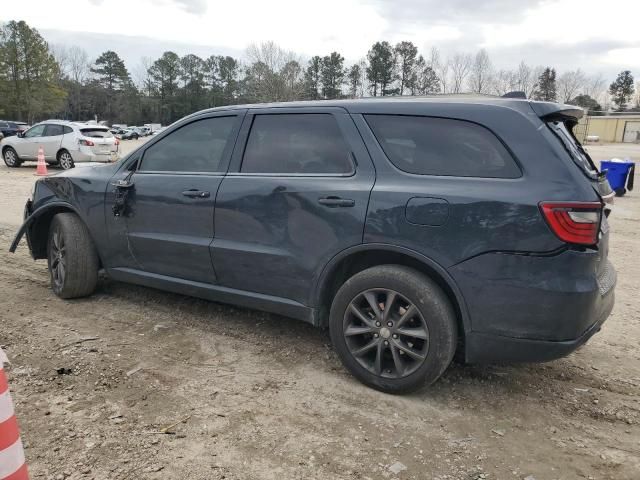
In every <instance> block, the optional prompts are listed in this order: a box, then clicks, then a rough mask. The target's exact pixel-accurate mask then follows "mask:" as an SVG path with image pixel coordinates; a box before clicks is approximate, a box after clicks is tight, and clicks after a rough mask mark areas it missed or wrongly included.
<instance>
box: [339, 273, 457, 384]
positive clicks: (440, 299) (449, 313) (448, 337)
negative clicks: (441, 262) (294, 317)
mask: <svg viewBox="0 0 640 480" xmlns="http://www.w3.org/2000/svg"><path fill="white" fill-rule="evenodd" d="M371 292H373V295H374V296H373V297H371V295H372V293H371ZM377 292H391V293H390V294H389V295H388V296H387V297H386V298H393V300H391V305H390V308H389V312H390V313H389V316H388V317H385V316H384V308H383V307H385V306H386V304H383V303H378V302H380V300H379V299H380V298H385V297H379V296H377V295H383V294H382V293H380V294H379V293H377ZM363 296H364V298H365V299H366V301H365V302H364V307H362V308H363V310H361V309H360V308H361V307H360V306H357V304H356V303H355V302H357V301H358V299H362V298H363ZM369 298H374V299H375V300H374V302H373V304H374V305H379V309H378V313H379V314H380V315H381V316H380V319H383V318H384V320H383V321H384V322H387V320H389V322H388V325H389V328H385V327H386V325H383V327H382V328H381V329H379V328H378V327H379V325H378V327H376V319H377V318H379V317H378V316H377V315H376V313H375V312H374V311H373V307H371V310H370V311H368V310H367V309H368V308H369V307H370V306H371V305H372V304H371V302H370V301H369ZM352 302H354V306H355V308H356V309H357V310H358V311H359V312H360V313H366V314H367V315H368V316H367V317H366V318H365V319H364V320H366V323H364V322H363V323H362V324H361V327H358V326H354V324H353V321H354V319H355V321H356V322H358V321H360V320H359V319H362V317H361V316H358V315H355V314H354V312H353V310H352ZM394 302H395V303H394ZM405 307H406V308H405ZM414 307H415V308H414ZM395 308H397V309H398V310H397V312H396V313H395V314H394V309H395ZM403 308H405V309H404V312H403ZM409 310H411V312H416V314H414V315H413V317H411V316H409V313H408V312H409ZM405 314H407V315H405ZM405 317H408V318H409V320H406V319H404V318H405ZM403 319H404V323H403ZM369 322H372V324H370V323H369ZM394 322H395V323H394ZM401 324H402V325H401ZM411 327H419V328H411ZM358 328H360V329H361V330H358ZM329 330H330V333H331V341H332V343H333V346H334V348H335V349H336V352H337V353H338V356H339V357H340V360H342V363H343V364H344V366H345V367H346V368H347V370H349V371H350V372H351V373H352V374H353V376H355V377H356V378H357V379H358V380H360V381H361V382H362V383H364V384H365V385H368V386H370V387H372V388H375V389H377V390H380V391H383V392H387V393H402V392H410V391H412V390H416V389H418V388H420V387H422V386H425V385H430V384H431V383H433V382H435V381H436V380H437V379H438V378H439V377H440V376H441V375H442V373H444V371H445V370H446V369H447V367H448V366H449V364H450V363H451V360H452V359H453V356H454V354H455V351H456V345H457V339H458V332H457V323H456V316H455V312H454V309H453V307H452V305H451V302H449V299H448V298H447V296H446V294H445V293H444V292H443V291H442V289H441V288H440V287H439V286H438V285H437V284H436V283H435V282H434V281H433V280H431V279H430V278H429V277H427V276H426V275H423V274H422V273H420V272H418V271H416V270H413V269H411V268H408V267H404V266H400V265H382V266H379V267H373V268H369V269H367V270H363V271H362V272H360V273H357V274H356V275H354V276H353V277H351V278H350V279H349V280H347V281H346V282H345V283H344V284H343V285H342V287H340V289H339V290H338V292H337V293H336V295H335V297H334V299H333V303H332V305H331V312H330V317H329ZM347 330H349V335H347V334H346V333H347V332H346V331H347ZM367 330H369V331H367ZM355 331H362V332H364V333H357V334H354V333H353V332H355ZM409 331H411V332H422V333H420V335H424V340H420V339H418V337H417V336H414V335H417V334H412V335H410V336H406V335H405V333H406V332H409ZM376 332H377V333H376ZM383 338H384V339H386V340H383ZM354 341H355V342H361V343H360V344H358V345H355V346H354ZM376 342H377V343H376ZM380 342H382V343H383V344H384V345H387V346H382V345H381V344H380ZM372 343H375V344H376V346H375V347H373V349H371V350H375V351H372V352H371V354H373V355H376V357H375V359H374V360H373V364H374V365H373V366H371V367H369V368H368V367H366V366H365V365H364V363H366V362H365V355H358V356H356V355H355V354H354V353H352V352H353V351H354V350H355V351H357V350H364V348H366V347H367V346H369V345H371V344H372ZM400 350H403V351H402V354H400V355H398V354H399V352H400ZM379 352H382V354H379ZM408 354H410V355H408ZM367 355H369V352H368V353H367ZM377 355H379V356H380V358H381V361H380V362H379V363H378V362H377V358H378V356H377ZM414 355H416V356H417V358H414ZM421 358H423V359H421ZM396 362H397V363H396ZM385 366H389V367H391V368H388V369H385ZM398 367H399V368H398ZM376 371H379V372H380V373H377V372H376Z"/></svg>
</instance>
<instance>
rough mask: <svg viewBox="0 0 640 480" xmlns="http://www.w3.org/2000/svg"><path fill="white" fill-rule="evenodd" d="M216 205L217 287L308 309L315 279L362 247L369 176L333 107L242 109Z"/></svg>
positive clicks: (348, 124) (348, 125)
mask: <svg viewBox="0 0 640 480" xmlns="http://www.w3.org/2000/svg"><path fill="white" fill-rule="evenodd" d="M238 145H239V146H242V145H244V149H243V148H236V150H235V152H234V157H233V160H232V165H231V168H230V171H229V173H228V175H227V176H226V177H225V179H224V181H223V182H222V185H221V187H220V191H219V192H218V198H217V201H216V215H215V228H216V237H215V239H214V241H213V244H212V247H213V261H214V265H215V267H216V272H217V274H218V277H219V278H218V282H219V283H220V284H221V285H224V286H226V287H231V288H234V289H240V290H246V291H250V292H256V293H261V294H267V295H272V296H277V297H281V298H288V299H291V300H295V301H297V302H299V303H302V304H306V305H309V303H308V302H309V301H310V295H311V292H312V291H313V287H314V285H315V281H316V280H317V276H318V275H319V274H320V272H321V271H322V268H323V267H324V266H325V265H326V264H327V262H328V261H329V260H330V259H331V258H332V257H333V256H334V255H336V254H337V253H338V252H340V251H342V250H344V249H345V248H348V247H350V246H353V245H357V244H359V243H361V242H362V234H363V228H364V222H365V216H366V212H367V204H368V200H369V193H370V191H371V188H372V187H373V183H374V178H375V174H374V169H373V165H372V163H371V160H370V158H369V155H368V153H367V151H366V150H365V148H364V145H363V144H362V140H361V138H360V136H359V135H358V132H357V131H356V129H355V126H354V124H353V121H352V120H351V117H350V116H349V115H348V114H347V113H346V112H345V111H344V110H343V109H340V108H330V107H324V108H321V107H317V108H287V109H282V108H277V109H276V108H274V109H260V110H254V111H249V113H247V116H246V117H245V121H244V123H243V126H242V130H241V133H240V136H239V138H238Z"/></svg>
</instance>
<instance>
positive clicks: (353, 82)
mask: <svg viewBox="0 0 640 480" xmlns="http://www.w3.org/2000/svg"><path fill="white" fill-rule="evenodd" d="M347 81H348V83H349V96H350V97H351V98H356V97H357V96H358V92H359V91H360V88H361V87H362V68H361V67H360V65H358V64H355V65H352V66H351V68H349V70H348V72H347Z"/></svg>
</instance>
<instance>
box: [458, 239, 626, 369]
mask: <svg viewBox="0 0 640 480" xmlns="http://www.w3.org/2000/svg"><path fill="white" fill-rule="evenodd" d="M600 261H601V253H600V252H598V251H596V250H587V251H573V250H566V251H562V252H560V253H557V254H553V255H546V256H545V255H517V254H508V253H489V254H485V255H481V256H478V257H475V258H473V259H470V260H468V261H466V262H463V263H462V264H458V265H456V266H454V267H453V268H452V269H450V272H451V274H452V275H453V277H454V278H455V280H456V282H457V284H458V286H459V287H460V290H461V291H462V294H463V296H464V299H465V302H466V304H467V305H466V306H467V309H468V311H469V315H470V318H471V329H470V330H471V331H468V332H466V336H465V358H466V360H467V361H468V362H471V363H481V362H500V361H510V362H513V361H546V360H552V359H555V358H559V357H562V356H564V355H567V354H569V353H570V352H572V351H573V350H575V349H576V348H578V347H579V346H580V345H582V344H584V343H585V342H586V341H587V340H588V339H589V338H590V337H591V336H592V335H593V334H595V333H596V332H597V331H598V330H599V329H600V328H601V326H602V324H603V323H604V321H605V320H606V319H607V317H608V316H609V314H610V313H611V310H612V309H613V305H614V289H615V284H616V272H615V269H614V267H613V265H611V263H609V262H608V261H607V260H606V259H605V260H602V261H603V262H607V263H606V264H605V265H600ZM596 272H598V273H596Z"/></svg>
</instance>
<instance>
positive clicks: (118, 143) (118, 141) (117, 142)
mask: <svg viewBox="0 0 640 480" xmlns="http://www.w3.org/2000/svg"><path fill="white" fill-rule="evenodd" d="M118 145H120V140H118V139H117V138H116V147H117V146H118Z"/></svg>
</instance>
